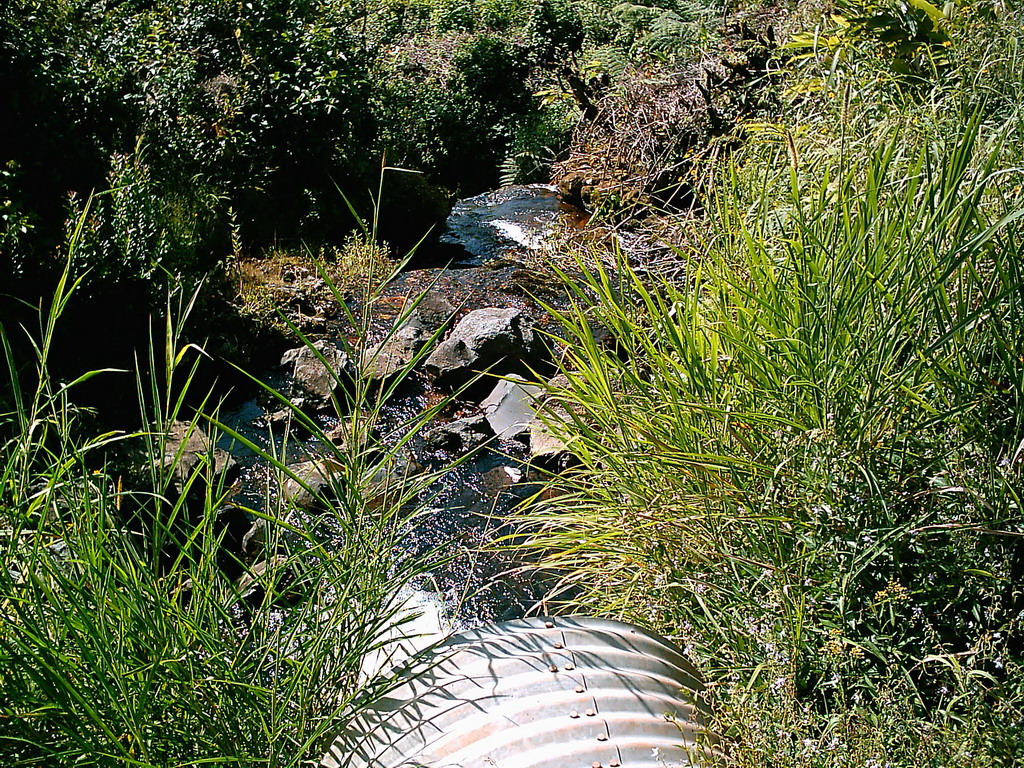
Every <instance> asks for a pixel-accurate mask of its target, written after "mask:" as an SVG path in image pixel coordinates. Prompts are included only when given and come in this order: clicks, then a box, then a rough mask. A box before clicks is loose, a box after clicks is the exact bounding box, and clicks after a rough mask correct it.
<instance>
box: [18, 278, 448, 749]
mask: <svg viewBox="0 0 1024 768" xmlns="http://www.w3.org/2000/svg"><path fill="white" fill-rule="evenodd" d="M73 288H74V286H69V285H68V284H67V283H66V282H65V281H62V282H61V284H60V285H59V286H58V288H57V291H56V294H55V298H54V300H53V302H52V304H51V305H50V307H49V310H48V312H45V313H44V315H43V317H42V322H41V328H40V330H39V331H38V332H37V333H36V334H35V335H34V336H33V338H34V339H35V341H34V342H33V344H34V346H35V351H36V360H35V361H34V365H32V364H31V362H30V363H29V365H28V366H26V365H24V361H22V360H17V359H15V358H14V352H13V351H12V346H11V345H10V344H8V343H7V339H8V337H7V336H6V335H4V334H3V330H4V329H0V339H2V340H3V341H4V345H3V347H4V350H5V352H6V362H7V371H8V375H7V380H6V382H5V387H6V388H8V390H9V393H10V397H9V399H7V400H4V401H3V404H4V409H3V412H2V413H0V429H2V438H3V439H2V444H0V494H2V495H0V690H2V695H0V762H2V764H3V765H4V766H11V768H13V767H14V766H47V768H50V767H53V766H71V765H75V766H80V765H81V766H114V765H120V766H160V767H161V768H167V767H168V766H182V767H184V766H197V765H232V766H238V765H247V766H249V765H266V766H275V767H276V766H297V765H308V764H310V761H316V760H318V759H319V757H320V756H321V755H322V754H323V753H324V750H325V748H326V745H327V744H328V743H329V742H330V741H331V740H332V739H333V738H334V737H335V736H336V735H337V733H338V732H339V730H340V729H341V727H342V726H343V724H344V722H345V721H346V719H347V718H348V717H350V716H351V715H352V714H353V713H354V711H355V709H356V707H357V705H354V704H353V702H354V701H355V700H356V697H357V695H360V694H365V693H366V691H367V688H368V687H369V686H374V685H386V684H387V675H386V674H380V675H374V674H373V673H374V670H372V669H367V668H365V667H364V665H365V659H366V658H367V657H368V656H370V655H371V654H373V653H374V652H375V651H377V650H379V647H380V645H381V643H382V642H383V641H382V637H384V636H385V630H389V629H390V630H392V631H391V637H398V636H400V635H401V631H398V632H397V634H396V633H395V632H394V631H393V629H394V627H395V626H396V624H397V625H401V624H402V623H403V622H404V621H408V619H409V618H410V617H409V615H408V612H407V611H403V610H402V608H401V607H400V599H399V593H400V590H401V588H402V586H403V585H405V584H407V583H408V582H409V581H410V579H412V578H414V577H415V576H416V575H417V574H418V573H421V572H422V571H423V570H424V569H425V568H427V567H428V565H429V563H430V560H431V558H430V555H429V553H427V554H425V555H423V556H420V557H418V558H416V559H412V558H409V557H405V556H403V555H402V552H403V551H404V549H403V540H404V538H405V536H406V535H407V523H408V520H409V517H410V515H412V514H415V511H416V509H417V504H416V502H415V500H416V499H417V498H418V495H419V493H420V492H421V491H422V489H423V488H424V487H425V485H426V484H428V483H429V482H430V478H429V477H427V476H423V477H420V478H418V479H414V478H410V477H399V476H395V475H393V474H391V475H389V474H388V473H387V472H386V469H387V467H389V466H390V462H391V461H392V460H393V458H394V457H395V455H396V454H397V453H398V452H399V451H401V450H402V446H403V445H404V443H405V441H406V440H408V435H410V434H412V433H414V432H415V430H416V429H417V428H418V426H419V425H421V424H422V423H423V421H424V420H425V419H427V418H429V416H430V414H429V413H428V414H422V415H421V414H417V415H416V417H415V418H414V419H413V421H411V422H409V423H408V424H403V425H400V426H398V427H396V429H397V432H398V433H400V434H396V435H395V436H392V437H394V439H391V440H390V442H388V444H384V443H375V444H372V445H371V444H370V442H369V439H368V436H369V435H371V434H375V423H376V420H377V418H378V417H379V414H380V408H381V407H382V403H383V402H384V399H385V397H384V396H386V395H387V394H388V393H387V392H383V393H381V392H379V391H378V389H379V387H374V386H373V385H371V384H370V383H369V382H368V381H367V380H365V379H364V378H362V377H360V376H359V375H358V374H357V375H356V378H355V380H354V381H346V382H345V385H346V387H345V389H344V390H342V391H343V392H344V394H343V395H339V398H338V400H339V402H338V403H337V406H338V410H339V414H340V415H342V416H343V417H344V418H345V419H346V423H347V425H348V433H349V434H350V436H351V438H352V439H350V440H349V441H348V442H347V444H346V446H345V447H338V446H334V445H333V444H332V443H331V442H330V441H329V440H328V439H327V438H326V437H325V436H324V435H323V433H322V431H321V430H320V427H319V425H318V422H317V421H315V420H313V419H311V418H310V417H308V416H306V415H305V414H303V413H302V412H300V411H299V410H298V409H296V408H295V407H294V406H291V405H290V404H289V402H288V399H287V398H286V397H284V396H283V395H280V394H279V393H274V392H272V391H271V392H270V393H269V396H270V397H276V398H277V399H278V400H279V401H280V403H281V407H286V408H291V409H292V411H293V413H292V419H291V422H292V423H293V425H294V427H295V428H296V429H298V428H299V427H300V426H301V428H302V429H303V430H305V431H306V432H308V433H310V434H312V435H313V437H314V438H317V437H319V438H320V439H319V442H320V444H321V448H322V450H323V451H325V452H327V454H328V456H327V460H328V461H329V464H330V467H331V470H332V471H331V474H330V477H329V482H328V485H327V487H326V488H319V487H318V488H308V490H309V492H310V493H312V494H315V495H316V496H317V497H318V499H317V501H318V508H317V509H318V511H317V512H316V514H309V513H306V512H304V511H302V510H297V509H296V508H294V506H293V505H292V504H290V503H289V502H288V501H287V500H286V499H284V498H283V497H282V495H281V494H280V493H279V492H278V491H277V489H279V488H280V487H281V486H282V485H283V484H285V482H286V481H289V480H290V481H291V482H293V483H297V484H303V483H304V482H305V480H304V479H303V478H302V477H299V476H296V474H295V473H294V471H293V470H292V469H289V467H288V466H287V463H288V461H289V459H288V448H287V445H286V444H285V445H284V447H282V444H281V442H280V441H279V440H278V441H271V446H272V447H271V448H269V449H261V448H260V447H259V446H256V445H255V444H253V443H251V442H249V443H247V444H248V447H249V448H250V449H251V450H253V451H256V452H257V453H260V454H261V455H262V458H263V460H264V461H265V462H267V464H268V467H269V473H270V475H272V476H273V477H274V478H276V482H271V483H270V484H269V485H268V488H267V498H266V499H265V503H264V504H263V505H262V506H260V507H259V508H258V509H249V510H246V511H247V512H248V514H249V515H250V516H251V517H252V518H253V519H257V518H262V519H264V520H265V521H267V524H266V531H268V533H267V535H266V536H265V537H264V541H263V544H262V549H263V554H262V556H261V561H260V562H242V561H241V559H240V558H242V557H243V556H242V555H241V554H240V553H239V552H238V551H237V548H236V549H231V548H230V547H225V546H222V541H223V539H224V537H225V536H226V529H225V527H224V526H223V524H222V523H221V515H222V513H223V512H224V510H225V509H230V504H231V501H230V499H231V496H232V494H233V491H234V489H233V488H232V487H230V486H229V485H228V483H227V481H226V479H225V476H224V475H223V474H222V473H220V472H219V471H218V469H217V467H218V456H217V455H215V453H214V449H213V446H212V444H211V447H210V448H209V454H208V455H206V456H199V457H198V458H195V457H193V458H192V459H191V460H190V461H188V462H187V463H186V458H187V457H186V454H185V451H184V450H183V449H181V448H180V447H175V444H173V443H171V442H170V441H169V439H168V437H167V434H168V432H169V431H171V430H172V425H178V426H177V427H175V428H177V429H181V428H182V427H181V425H185V427H184V428H185V429H187V431H188V432H189V433H198V432H206V433H209V434H211V435H212V436H213V437H214V438H216V436H218V435H221V434H224V433H225V432H227V433H228V434H229V435H230V436H232V437H233V438H234V439H236V440H242V441H244V440H245V438H243V437H242V436H241V435H239V434H237V433H232V432H230V430H227V428H226V427H223V426H222V425H220V424H219V423H218V422H217V413H216V408H215V407H214V404H213V403H212V402H211V401H210V398H209V397H207V398H201V397H200V398H198V399H199V401H200V404H199V405H198V407H197V405H196V403H197V393H196V392H191V393H189V390H190V388H191V387H195V386H197V385H195V383H194V382H195V370H196V368H195V365H194V364H193V363H192V362H190V361H194V360H197V359H198V355H197V354H196V352H197V350H195V349H194V348H192V347H191V345H186V344H184V343H183V342H181V341H180V339H181V331H182V323H183V322H184V320H183V318H184V316H185V315H186V314H187V310H188V307H187V306H184V307H178V309H177V311H169V312H168V316H169V317H178V318H179V321H177V322H172V321H171V320H168V324H167V330H166V335H165V337H164V338H163V339H158V340H156V341H155V344H154V345H153V346H152V347H151V350H150V360H149V361H148V366H142V369H143V370H150V371H155V372H156V373H155V374H154V375H153V376H152V377H150V376H148V375H142V374H140V376H139V394H140V396H139V401H140V403H141V407H142V409H143V415H144V418H145V420H146V422H147V423H151V424H153V427H152V429H151V430H148V431H145V432H139V433H134V434H121V433H110V434H103V435H98V436H92V435H90V432H89V429H90V425H89V424H88V423H83V422H82V420H81V419H80V418H79V417H80V415H81V414H80V411H79V410H78V409H76V407H75V406H74V405H73V402H72V400H73V397H74V395H75V390H76V386H77V385H78V383H79V382H72V383H61V382H58V381H55V380H54V379H53V378H52V377H51V376H50V375H49V372H48V362H49V357H50V347H51V343H52V341H53V338H54V335H55V334H57V333H59V332H60V330H59V320H60V316H61V314H62V312H63V311H64V308H65V307H66V305H67V302H68V301H69V300H71V295H72V293H73ZM367 290H368V291H369V290H370V289H367ZM371 293H372V291H371ZM193 300H194V299H193ZM187 303H188V302H186V304H187ZM414 305H415V302H410V306H411V307H412V306H414ZM292 330H293V331H294V332H295V333H297V334H298V331H297V329H295V328H294V327H293V328H292ZM18 332H19V333H20V332H21V331H20V330H19V331H18ZM299 335H301V334H299ZM350 352H353V354H354V351H353V350H350ZM164 361H166V362H164ZM414 363H415V361H413V363H412V364H414ZM412 364H410V366H409V368H408V369H407V370H404V371H400V372H398V374H397V375H396V377H394V381H392V382H390V383H389V386H392V387H394V386H397V385H398V384H397V382H398V381H400V380H401V378H402V377H403V376H404V375H407V374H408V372H409V370H411V367H412ZM103 375H111V374H110V373H109V372H95V373H92V374H88V376H87V377H83V379H85V378H90V377H92V376H103ZM122 375H124V374H123V373H122ZM438 407H441V406H438ZM214 442H215V441H214ZM118 446H125V449H124V450H121V451H118V450H116V449H117V447H118ZM125 455H129V456H135V457H136V459H137V460H139V461H141V464H140V465H139V466H140V467H141V469H142V471H141V472H138V473H136V474H135V476H134V479H133V480H130V479H126V477H125V475H123V474H122V472H123V471H124V470H123V464H124V461H123V460H119V462H118V464H117V465H116V466H117V467H118V468H116V469H115V465H114V464H110V463H109V460H108V456H121V457H123V456H125ZM140 456H141V459H138V457H140ZM382 476H385V477H386V478H387V479H386V480H383V481H382V480H381V477H382ZM236 517H237V512H236ZM243 570H244V571H246V572H247V574H248V575H246V576H244V577H243V578H239V577H238V574H239V572H240V571H243Z"/></svg>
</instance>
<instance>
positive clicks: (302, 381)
mask: <svg viewBox="0 0 1024 768" xmlns="http://www.w3.org/2000/svg"><path fill="white" fill-rule="evenodd" d="M321 357H322V358H323V359H322V360H321ZM325 363H326V365H325ZM281 365H282V366H289V365H290V366H292V402H293V403H295V405H298V406H300V407H306V408H309V409H311V410H322V409H324V408H327V407H328V406H329V405H330V404H331V396H332V395H334V393H335V392H337V391H338V389H339V387H340V385H341V384H342V382H344V381H345V380H346V379H350V378H351V375H352V374H351V367H352V366H351V361H350V360H349V358H348V355H346V354H345V353H344V352H343V351H342V350H340V349H338V348H337V347H336V346H334V345H333V344H332V343H330V342H329V341H326V340H321V341H317V342H315V343H314V344H313V346H312V348H310V347H298V348H297V349H291V350H288V351H287V352H285V353H284V355H283V356H282V357H281Z"/></svg>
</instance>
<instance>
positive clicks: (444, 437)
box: [424, 416, 494, 455]
mask: <svg viewBox="0 0 1024 768" xmlns="http://www.w3.org/2000/svg"><path fill="white" fill-rule="evenodd" d="M493 436H494V430H492V429H491V425H490V424H489V423H488V422H487V419H486V418H485V417H483V416H466V417H465V418H462V419H456V420H455V421H452V422H449V423H448V424H442V425H441V426H439V427H434V428H433V429H432V430H430V431H429V432H427V433H426V434H425V435H424V440H425V441H426V444H427V447H428V448H429V449H431V450H434V451H448V452H449V453H452V454H456V455H458V454H463V453H468V452H469V451H472V450H473V449H475V448H479V447H480V446H481V445H483V444H484V443H486V442H487V441H488V440H489V439H490V438H491V437H493Z"/></svg>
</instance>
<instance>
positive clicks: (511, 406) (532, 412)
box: [480, 374, 543, 440]
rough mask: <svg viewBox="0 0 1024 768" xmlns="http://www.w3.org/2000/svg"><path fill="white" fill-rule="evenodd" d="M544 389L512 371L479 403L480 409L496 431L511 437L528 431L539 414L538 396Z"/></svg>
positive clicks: (507, 438) (495, 432)
mask: <svg viewBox="0 0 1024 768" xmlns="http://www.w3.org/2000/svg"><path fill="white" fill-rule="evenodd" d="M542 392H543V390H542V389H541V388H540V387H538V386H537V385H535V384H528V383H527V382H526V379H524V378H523V377H522V376H516V375H515V374H512V375H510V376H508V377H507V378H506V379H503V380H502V381H500V382H498V385H497V386H496V387H495V388H494V389H493V390H492V391H491V394H489V395H488V396H487V398H486V399H485V400H484V401H483V402H482V403H480V410H482V411H483V413H484V418H486V419H487V423H488V424H489V425H490V427H491V429H493V430H494V434H496V435H497V436H498V437H500V438H501V439H503V440H511V439H513V438H515V437H518V436H519V435H522V434H524V433H526V432H527V431H528V430H529V429H530V424H531V422H533V420H534V419H535V418H536V416H537V398H539V397H540V396H541V393H542Z"/></svg>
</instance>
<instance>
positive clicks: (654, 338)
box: [520, 121, 1024, 766]
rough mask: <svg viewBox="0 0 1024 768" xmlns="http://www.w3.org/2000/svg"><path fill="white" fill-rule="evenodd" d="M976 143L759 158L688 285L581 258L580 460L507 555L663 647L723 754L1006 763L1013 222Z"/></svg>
mask: <svg viewBox="0 0 1024 768" xmlns="http://www.w3.org/2000/svg"><path fill="white" fill-rule="evenodd" d="M977 135H978V124H977V121H973V122H970V123H969V124H968V125H967V127H966V134H965V135H964V136H962V137H961V138H960V140H958V141H950V142H948V143H946V144H944V145H935V146H929V147H924V148H914V147H908V146H907V145H906V144H905V143H902V142H901V140H900V137H899V136H898V135H894V136H891V137H890V138H889V139H888V141H887V142H886V143H885V144H884V145H883V146H881V147H880V148H878V149H876V150H865V149H863V148H859V149H857V150H856V153H857V154H856V155H852V156H850V157H849V158H844V157H840V158H837V159H833V160H828V159H822V160H821V161H820V164H819V165H818V166H817V168H816V169H806V172H805V173H800V174H798V173H797V172H796V167H795V164H794V163H793V158H792V152H791V151H790V149H787V148H786V147H785V146H781V147H779V148H778V150H777V151H775V150H771V149H765V147H764V146H762V147H761V148H760V149H758V148H757V147H754V148H752V149H751V150H750V151H749V153H748V155H746V158H747V159H750V160H751V165H750V167H749V168H748V169H747V170H746V171H743V172H740V171H736V170H735V168H736V166H733V172H732V174H731V175H729V174H727V175H726V176H725V178H724V179H723V181H722V186H720V188H719V190H718V193H717V196H716V197H715V200H716V201H717V206H716V207H715V208H714V209H713V210H710V211H709V220H710V221H709V224H708V228H707V235H706V240H705V243H704V248H703V250H702V251H701V252H699V253H693V254H680V257H681V258H682V259H684V261H685V264H686V270H685V275H686V276H685V278H684V279H682V280H677V281H674V282H670V281H669V280H667V279H659V278H657V277H656V276H652V275H651V274H650V273H645V274H643V275H640V274H638V273H637V272H636V271H634V270H633V269H631V268H630V266H629V265H628V264H627V263H626V261H625V260H622V261H621V262H620V263H619V264H618V265H617V269H615V270H611V269H608V270H606V269H598V268H593V267H587V266H585V264H584V263H583V262H582V261H581V263H580V265H579V268H580V270H581V271H582V278H580V279H579V280H577V281H576V283H575V285H576V297H577V298H576V306H575V308H574V310H573V311H570V312H567V313H564V314H563V316H562V317H561V322H562V325H563V326H564V328H565V329H566V330H567V331H568V332H569V344H568V345H567V346H568V350H567V353H566V357H565V360H564V371H563V372H564V373H565V375H566V376H567V377H568V379H567V383H565V384H564V386H560V387H558V388H556V389H555V390H554V394H555V396H556V397H557V398H559V399H560V401H561V402H562V404H563V405H564V413H565V414H569V415H571V417H570V418H568V419H567V420H566V423H565V424H564V425H562V427H561V428H560V429H561V432H562V433H563V436H564V438H565V440H566V442H567V443H568V444H569V446H570V448H571V450H572V451H573V452H574V453H575V454H576V455H577V456H578V457H579V458H580V459H581V461H582V466H581V467H580V468H579V469H577V470H575V471H574V472H572V473H569V474H567V475H566V476H564V477H562V478H559V479H558V480H556V486H557V487H558V488H559V493H556V494H548V497H549V498H548V500H547V501H545V502H543V503H539V505H538V506H535V507H533V508H532V509H531V510H528V511H527V512H525V513H524V519H523V533H522V538H521V539H520V542H521V543H523V542H525V543H526V545H527V546H529V547H530V548H532V549H533V550H535V551H540V552H541V553H543V554H544V556H545V558H546V564H547V565H548V566H550V567H551V568H552V569H554V570H555V571H556V572H558V573H560V574H561V576H562V579H563V584H564V586H565V587H566V594H567V595H573V598H572V600H571V601H570V602H571V605H572V606H573V607H574V608H575V609H576V610H579V609H580V608H582V609H583V610H588V611H594V610H597V611H600V612H603V613H606V614H611V615H615V616H620V617H623V618H626V619H629V620H633V621H637V622H639V623H641V624H646V625H649V626H654V627H655V628H657V629H659V630H661V631H664V632H666V633H668V634H670V635H672V636H674V637H676V638H678V639H679V641H680V642H681V643H682V644H683V645H684V646H685V647H686V649H687V652H688V653H689V654H690V655H691V656H692V657H693V658H694V659H695V660H696V661H697V662H698V663H699V664H700V665H701V666H702V667H703V668H704V670H705V671H706V672H707V674H708V677H709V679H710V681H711V683H712V685H711V693H710V696H711V698H712V703H713V704H714V705H715V707H716V710H717V712H718V713H719V716H718V720H717V722H716V724H715V726H716V727H717V728H718V729H720V730H721V731H723V732H724V733H725V734H727V735H728V736H730V737H731V738H732V739H733V751H732V753H731V757H732V759H733V760H735V762H736V764H739V765H800V766H807V765H828V766H834V765H848V764H849V765H854V764H855V765H885V764H892V765H897V764H899V765H925V764H936V765H949V764H953V763H952V762H950V761H954V760H955V761H959V762H958V763H957V764H964V765H988V764H992V763H994V762H998V761H1004V762H1007V763H1009V762H1012V761H1013V759H1014V758H1015V757H1019V756H1020V750H1021V744H1020V737H1019V729H1020V724H1021V718H1022V709H1021V702H1022V701H1024V699H1022V697H1021V691H1020V682H1019V679H1020V648H1021V640H1022V634H1021V632H1022V631H1024V627H1022V626H1021V621H1022V615H1024V614H1022V611H1024V595H1022V593H1021V588H1020V584H1021V581H1022V568H1024V549H1022V545H1021V542H1022V538H1021V537H1022V535H1024V523H1022V517H1021V510H1020V501H1021V500H1020V492H1019V489H1020V475H1021V468H1022V461H1024V450H1022V448H1021V446H1022V442H1021V440H1022V437H1024V429H1022V427H1024V423H1022V421H1021V413H1022V410H1021V408H1022V405H1024V356H1022V354H1024V337H1022V333H1021V329H1022V328H1024V279H1022V278H1024V275H1022V272H1021V261H1020V259H1021V255H1022V254H1021V251H1020V242H1021V235H1022V231H1021V211H1022V209H1021V208H1020V207H1019V206H1020V200H1019V198H1017V199H1014V198H1012V196H1010V197H1007V195H1006V192H1005V190H1006V189H1007V188H1008V187H1007V184H1006V181H1007V174H1008V173H1017V172H1016V171H1004V170H997V169H996V166H995V165H994V163H995V157H996V152H993V153H992V154H991V155H989V154H987V153H986V152H985V151H983V150H982V149H981V148H980V147H979V143H980V142H978V141H977ZM997 151H998V150H997ZM756 152H763V153H765V154H764V155H762V156H761V157H760V158H758V157H757V156H756ZM759 174H761V175H759ZM751 178H754V179H757V178H760V179H761V180H762V183H763V188H762V192H763V194H761V195H760V196H758V194H757V189H756V187H755V189H754V192H753V193H751V192H750V188H749V185H750V183H751V182H750V180H751ZM779 190H782V192H781V193H779ZM769 195H770V196H769ZM751 198H753V200H754V201H755V202H754V204H753V205H748V204H746V203H745V202H744V201H745V200H750V199H751ZM567 279H568V278H567ZM595 324H596V325H598V326H602V327H604V328H607V329H608V331H609V334H608V338H607V339H605V341H604V343H602V344H598V342H596V341H595V339H594V335H593V333H592V331H591V328H592V326H593V325H595ZM872 761H874V762H872Z"/></svg>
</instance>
